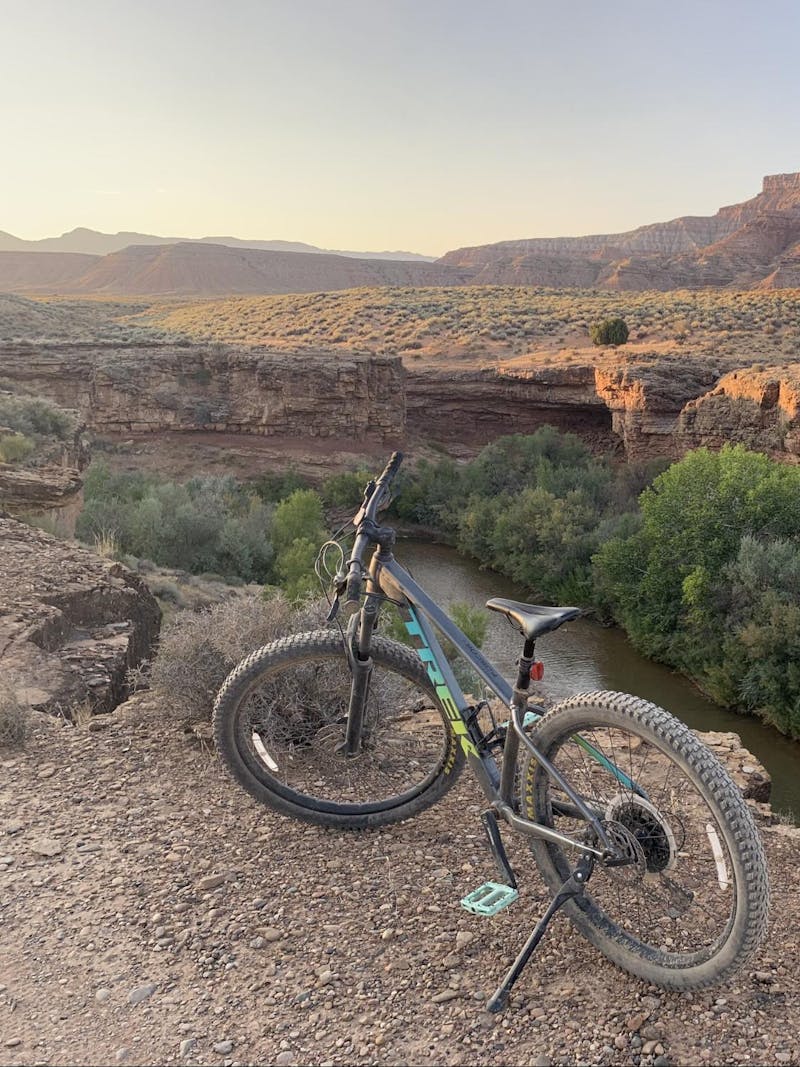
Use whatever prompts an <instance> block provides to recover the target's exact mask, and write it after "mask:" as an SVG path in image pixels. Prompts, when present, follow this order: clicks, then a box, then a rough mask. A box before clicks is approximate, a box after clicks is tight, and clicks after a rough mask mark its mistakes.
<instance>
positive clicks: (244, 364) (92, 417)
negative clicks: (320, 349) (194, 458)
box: [0, 344, 405, 441]
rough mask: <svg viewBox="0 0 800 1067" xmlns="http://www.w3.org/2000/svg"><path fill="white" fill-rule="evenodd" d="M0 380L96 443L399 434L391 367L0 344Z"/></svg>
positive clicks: (320, 359)
mask: <svg viewBox="0 0 800 1067" xmlns="http://www.w3.org/2000/svg"><path fill="white" fill-rule="evenodd" d="M0 377H4V378H6V379H8V380H10V381H11V382H13V383H14V385H15V386H17V387H21V388H23V389H24V390H25V391H27V392H29V393H33V394H35V395H37V396H43V397H46V398H48V399H49V400H52V401H54V402H55V403H56V404H58V405H60V406H61V407H66V408H74V409H76V410H78V411H80V412H81V414H82V416H83V417H84V418H85V420H86V422H87V424H88V425H89V426H90V427H91V429H92V430H94V431H95V432H96V433H98V434H147V433H154V432H159V431H190V430H195V431H197V430H203V431H206V432H211V433H214V432H216V433H228V434H258V435H262V436H266V437H278V436H290V437H291V436H297V437H319V438H325V437H340V438H341V437H350V438H352V439H354V440H356V441H364V440H377V441H385V440H392V441H393V440H395V439H397V438H399V437H401V436H402V433H403V429H404V426H405V405H404V396H405V389H404V377H405V374H404V370H403V365H402V363H401V361H400V360H399V359H397V358H384V357H380V356H364V357H360V356H355V355H347V356H342V355H340V354H331V355H328V354H325V353H317V354H314V353H303V354H295V353H289V352H274V351H266V350H264V349H242V348H232V347H230V348H226V347H225V346H221V345H220V346H210V347H209V346H202V345H200V346H187V347H179V346H164V347H159V346H126V347H118V346H99V345H63V346H62V345H41V344H38V345H37V344H28V345H2V346H0Z"/></svg>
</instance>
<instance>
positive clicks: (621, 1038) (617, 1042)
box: [614, 1034, 628, 1051]
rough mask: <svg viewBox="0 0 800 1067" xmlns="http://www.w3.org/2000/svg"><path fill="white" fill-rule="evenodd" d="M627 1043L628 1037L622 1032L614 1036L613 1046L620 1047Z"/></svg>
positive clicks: (622, 1047)
mask: <svg viewBox="0 0 800 1067" xmlns="http://www.w3.org/2000/svg"><path fill="white" fill-rule="evenodd" d="M627 1044H628V1039H627V1037H626V1036H625V1035H624V1034H617V1036H616V1037H615V1038H614V1048H618V1049H620V1051H621V1050H622V1049H624V1048H625V1046H626V1045H627Z"/></svg>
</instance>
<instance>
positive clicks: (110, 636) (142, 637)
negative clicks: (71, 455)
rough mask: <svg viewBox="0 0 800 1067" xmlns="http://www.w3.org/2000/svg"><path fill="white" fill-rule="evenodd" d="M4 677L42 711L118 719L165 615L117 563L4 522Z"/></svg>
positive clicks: (0, 642)
mask: <svg viewBox="0 0 800 1067" xmlns="http://www.w3.org/2000/svg"><path fill="white" fill-rule="evenodd" d="M0 554H2V559H3V566H2V568H0V678H2V684H3V685H4V686H11V687H13V688H14V689H16V690H17V691H18V695H19V696H20V698H21V699H22V700H24V701H25V703H28V704H30V705H31V706H32V707H34V708H35V709H38V710H40V711H47V712H51V713H54V714H64V715H66V716H68V717H69V716H71V715H72V714H73V713H74V711H75V709H76V708H78V707H80V706H83V707H87V708H88V709H89V710H90V711H91V712H92V713H99V712H105V711H111V710H112V709H113V708H115V707H116V706H117V704H119V703H120V701H122V700H123V699H125V697H126V696H127V694H128V687H127V681H126V678H127V672H128V670H129V669H130V668H131V667H134V666H136V665H137V664H139V663H141V662H142V660H143V659H146V658H147V657H149V656H150V655H151V654H152V652H153V649H154V646H155V642H156V639H157V637H158V631H159V626H160V619H161V612H160V610H159V607H158V604H157V603H156V601H155V598H154V597H153V596H152V595H151V593H150V592H149V590H148V589H147V587H146V586H145V584H144V583H143V582H142V581H141V579H140V578H138V577H137V576H136V575H135V574H132V573H131V572H130V571H128V570H127V569H126V568H125V567H123V566H122V565H121V564H119V563H112V562H109V561H107V560H103V559H101V558H100V557H99V556H96V555H94V554H93V553H91V552H88V551H87V550H86V549H84V548H79V547H78V546H77V545H74V544H70V543H68V542H65V541H60V540H57V539H56V538H53V537H50V536H49V535H48V534H45V533H43V532H42V531H41V530H37V529H34V528H32V527H30V526H26V525H24V524H23V523H19V522H15V521H14V520H13V519H8V518H2V517H0Z"/></svg>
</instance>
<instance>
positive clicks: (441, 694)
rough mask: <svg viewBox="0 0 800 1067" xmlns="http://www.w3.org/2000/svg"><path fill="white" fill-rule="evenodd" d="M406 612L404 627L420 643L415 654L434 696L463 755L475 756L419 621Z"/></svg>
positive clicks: (464, 724)
mask: <svg viewBox="0 0 800 1067" xmlns="http://www.w3.org/2000/svg"><path fill="white" fill-rule="evenodd" d="M408 610H409V613H410V614H411V619H410V620H409V621H408V622H406V623H405V627H406V629H407V630H408V632H409V635H410V636H411V637H416V638H417V639H418V640H419V642H420V647H419V648H418V649H417V653H418V655H419V658H420V659H421V660H422V662H423V663H424V664H425V669H426V670H427V672H428V677H429V678H430V680H431V682H432V684H433V687H434V689H435V690H436V695H437V697H438V698H439V700H440V701H441V703H442V706H443V708H444V710H445V711H446V712H447V718H448V719H449V720H450V727H451V729H452V731H453V733H454V734H455V735H456V737H457V738H458V741H459V744H460V745H461V748H462V749H463V752H464V755H465V756H477V755H478V750H477V748H476V747H475V745H474V743H473V742H472V741H470V739H469V735H468V734H467V725H466V723H465V722H464V720H463V719H462V718H461V712H460V711H459V710H458V706H457V704H456V702H455V700H454V699H453V694H452V693H451V692H450V690H449V689H448V688H447V685H446V684H445V680H444V677H443V675H442V672H441V670H440V669H439V664H438V663H437V662H436V657H435V656H434V654H433V650H432V649H431V647H430V646H429V645H428V642H427V640H426V639H425V634H424V633H423V632H422V627H421V626H420V623H419V619H418V618H417V616H416V614H415V612H414V610H413V609H412V608H409V609H408Z"/></svg>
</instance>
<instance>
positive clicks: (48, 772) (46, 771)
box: [36, 763, 58, 778]
mask: <svg viewBox="0 0 800 1067" xmlns="http://www.w3.org/2000/svg"><path fill="white" fill-rule="evenodd" d="M57 770H58V767H56V766H55V764H53V763H48V765H47V766H46V767H41V768H40V769H39V770H38V772H37V774H36V777H37V778H52V777H53V775H54V774H55V773H56V771H57Z"/></svg>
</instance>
